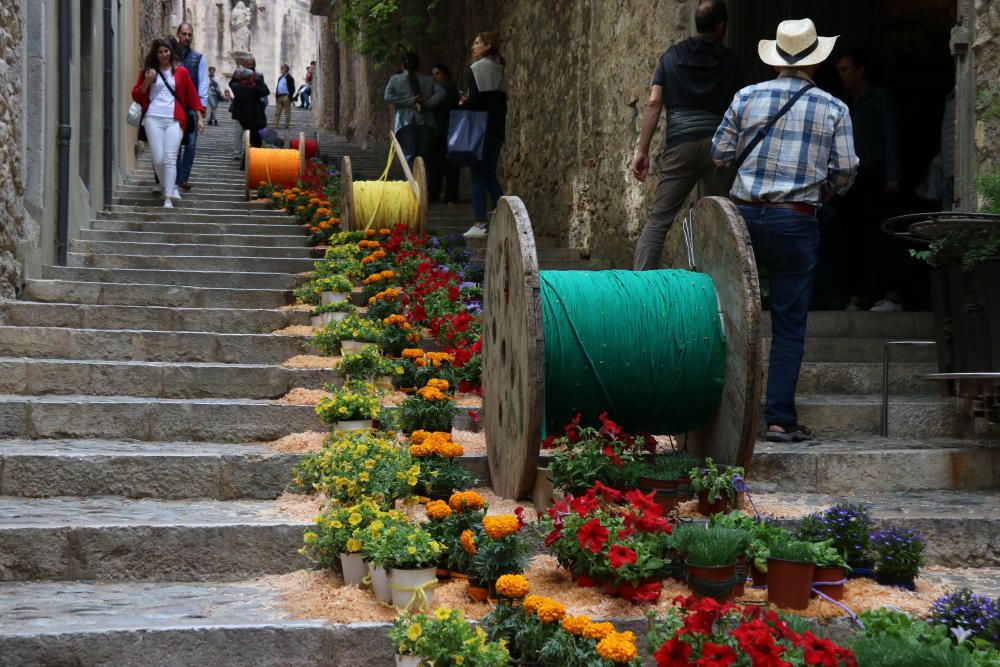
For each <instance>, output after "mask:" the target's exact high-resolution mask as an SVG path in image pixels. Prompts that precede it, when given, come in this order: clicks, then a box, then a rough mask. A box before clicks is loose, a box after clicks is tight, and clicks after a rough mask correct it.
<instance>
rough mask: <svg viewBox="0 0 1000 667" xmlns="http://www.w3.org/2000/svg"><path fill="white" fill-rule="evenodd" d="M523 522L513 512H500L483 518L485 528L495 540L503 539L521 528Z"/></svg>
mask: <svg viewBox="0 0 1000 667" xmlns="http://www.w3.org/2000/svg"><path fill="white" fill-rule="evenodd" d="M520 528H521V524H520V522H518V520H517V517H516V516H514V515H513V514H500V515H499V516H487V517H484V518H483V530H485V531H486V534H487V535H489V536H490V537H491V538H492V539H494V540H502V539H503V538H505V537H507V536H508V535H513V534H514V533H516V532H517V531H518V530H520Z"/></svg>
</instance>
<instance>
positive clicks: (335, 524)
mask: <svg viewBox="0 0 1000 667" xmlns="http://www.w3.org/2000/svg"><path fill="white" fill-rule="evenodd" d="M330 525H331V526H332V527H334V528H336V529H337V530H340V529H341V528H343V527H344V524H342V523H340V522H339V521H333V522H331V523H330Z"/></svg>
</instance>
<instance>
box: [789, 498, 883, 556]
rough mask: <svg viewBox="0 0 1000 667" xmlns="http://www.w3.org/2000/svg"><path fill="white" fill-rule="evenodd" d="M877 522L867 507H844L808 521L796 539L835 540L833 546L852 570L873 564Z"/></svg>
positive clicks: (843, 505) (803, 521)
mask: <svg viewBox="0 0 1000 667" xmlns="http://www.w3.org/2000/svg"><path fill="white" fill-rule="evenodd" d="M874 528H875V520H874V519H873V518H872V516H871V511H870V509H869V507H868V506H867V505H864V504H851V503H840V504H837V505H834V506H833V507H831V508H829V509H827V510H825V511H823V512H817V513H815V514H810V515H809V516H807V517H804V518H803V519H802V520H801V521H800V522H799V526H798V529H797V530H796V535H797V536H798V538H799V539H801V540H807V541H809V542H824V541H826V540H833V546H834V548H836V549H837V551H839V552H840V553H841V555H843V557H844V560H846V561H847V563H849V564H850V565H851V566H852V567H855V568H857V567H869V566H870V565H871V563H872V550H871V534H872V530H873V529H874Z"/></svg>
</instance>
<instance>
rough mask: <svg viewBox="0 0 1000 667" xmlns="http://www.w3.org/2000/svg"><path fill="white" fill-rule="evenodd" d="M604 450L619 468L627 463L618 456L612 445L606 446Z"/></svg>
mask: <svg viewBox="0 0 1000 667" xmlns="http://www.w3.org/2000/svg"><path fill="white" fill-rule="evenodd" d="M603 451H604V455H605V456H607V457H608V458H609V459H611V462H612V463H614V464H615V465H616V466H618V467H619V468H621V467H622V466H624V465H625V464H624V463H622V460H621V459H620V458H618V455H617V454H615V450H614V448H613V447H612V446H611V445H608V446H607V447H605V448H604V450H603Z"/></svg>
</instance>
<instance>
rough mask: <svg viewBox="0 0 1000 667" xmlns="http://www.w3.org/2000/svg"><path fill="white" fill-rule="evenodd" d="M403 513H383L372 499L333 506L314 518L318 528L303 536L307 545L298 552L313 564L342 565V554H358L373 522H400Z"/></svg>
mask: <svg viewBox="0 0 1000 667" xmlns="http://www.w3.org/2000/svg"><path fill="white" fill-rule="evenodd" d="M403 518H405V515H404V514H403V513H402V512H397V511H388V512H386V511H383V510H382V508H381V507H380V506H379V505H378V504H377V503H375V502H372V501H371V500H362V501H361V502H359V503H355V504H345V505H332V506H330V507H329V508H327V509H326V510H324V511H323V513H322V514H320V515H319V516H317V517H316V518H314V519H313V522H314V523H315V524H316V525H315V527H313V528H310V529H309V530H307V531H306V532H305V534H304V535H303V536H302V541H303V542H305V545H304V546H303V547H302V548H301V549H300V550H299V553H301V554H303V555H305V556H306V558H308V559H309V560H310V561H311V562H313V563H316V564H318V565H323V566H325V567H335V566H336V565H337V564H339V558H340V554H341V553H357V552H359V551H361V550H362V548H363V547H364V541H363V539H364V536H365V534H364V531H365V529H366V528H367V527H368V526H369V525H371V524H372V522H374V521H391V520H395V521H399V520H401V519H403Z"/></svg>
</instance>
